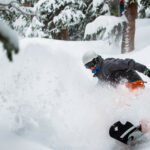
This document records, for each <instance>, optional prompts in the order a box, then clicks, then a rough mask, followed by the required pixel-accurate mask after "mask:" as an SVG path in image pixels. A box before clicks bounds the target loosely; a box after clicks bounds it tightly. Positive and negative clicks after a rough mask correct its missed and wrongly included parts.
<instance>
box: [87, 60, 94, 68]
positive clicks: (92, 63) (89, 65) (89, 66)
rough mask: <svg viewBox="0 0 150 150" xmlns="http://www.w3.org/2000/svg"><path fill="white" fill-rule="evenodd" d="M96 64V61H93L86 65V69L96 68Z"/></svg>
mask: <svg viewBox="0 0 150 150" xmlns="http://www.w3.org/2000/svg"><path fill="white" fill-rule="evenodd" d="M95 64H96V62H95V59H93V60H92V61H90V62H88V63H87V64H85V67H86V68H88V69H91V68H93V67H94V66H95Z"/></svg>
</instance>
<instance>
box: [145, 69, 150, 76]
mask: <svg viewBox="0 0 150 150" xmlns="http://www.w3.org/2000/svg"><path fill="white" fill-rule="evenodd" d="M144 74H145V75H147V76H148V77H150V69H148V68H147V69H146V70H145V71H144Z"/></svg>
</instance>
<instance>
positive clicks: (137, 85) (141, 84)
mask: <svg viewBox="0 0 150 150" xmlns="http://www.w3.org/2000/svg"><path fill="white" fill-rule="evenodd" d="M126 87H127V88H129V89H131V90H134V89H137V88H144V87H145V85H144V82H143V81H142V80H137V81H133V82H130V83H126Z"/></svg>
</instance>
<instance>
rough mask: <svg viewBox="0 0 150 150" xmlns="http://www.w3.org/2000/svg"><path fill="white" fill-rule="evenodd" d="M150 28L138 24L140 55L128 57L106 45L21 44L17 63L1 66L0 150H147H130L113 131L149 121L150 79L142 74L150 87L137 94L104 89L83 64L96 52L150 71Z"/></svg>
mask: <svg viewBox="0 0 150 150" xmlns="http://www.w3.org/2000/svg"><path fill="white" fill-rule="evenodd" d="M146 24H147V25H146ZM149 24H150V22H149V20H138V21H137V31H136V43H135V44H136V50H135V51H134V52H132V53H128V54H124V55H121V54H119V50H116V49H111V47H109V45H108V43H106V42H103V41H90V42H65V41H57V40H49V39H39V38H36V39H35V38H34V39H30V38H26V39H21V40H20V53H19V54H18V55H17V56H15V57H14V62H13V63H10V62H9V61H8V60H7V58H6V57H5V55H4V56H3V57H1V60H0V75H1V77H0V108H1V109H0V149H2V150H20V149H21V150H58V149H59V150H116V149H117V150H123V149H131V150H134V149H136V150H148V149H149V146H150V142H149V140H148V141H147V142H145V143H143V144H141V145H137V146H135V147H133V148H130V147H125V146H124V145H120V144H119V143H117V142H116V141H115V140H113V139H112V138H110V137H109V134H108V131H109V127H110V126H111V125H112V123H114V122H115V121H118V120H121V121H122V122H125V121H127V120H128V121H131V122H132V123H134V124H135V125H138V124H139V121H140V120H142V119H147V120H150V116H149V113H150V110H149V108H150V101H149V96H150V79H149V78H148V77H146V76H144V75H142V74H141V76H142V77H143V79H144V80H145V81H147V82H148V83H147V84H146V88H145V89H144V90H139V91H134V92H130V91H128V90H127V89H126V88H125V87H124V86H123V85H121V86H120V87H119V88H117V89H114V88H112V87H108V86H106V87H101V86H98V85H97V79H96V78H93V77H92V73H91V72H90V71H89V70H86V69H85V68H84V66H83V64H82V61H81V58H82V55H83V54H84V52H86V51H88V50H94V51H96V52H97V53H98V54H100V55H102V56H103V57H104V58H106V57H116V58H127V57H128V58H133V59H135V60H136V61H138V62H139V63H143V64H145V65H147V66H148V67H150V59H149V56H150V51H149V49H150V44H149V39H148V38H144V35H145V37H147V36H148V34H149V32H150V28H148V25H149ZM141 34H142V36H140V35H141ZM143 41H144V42H143ZM0 52H1V53H2V52H3V51H2V50H1V51H0ZM149 134H150V133H147V134H146V136H147V139H149V138H150V135H149Z"/></svg>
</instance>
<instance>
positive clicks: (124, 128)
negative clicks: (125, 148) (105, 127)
mask: <svg viewBox="0 0 150 150" xmlns="http://www.w3.org/2000/svg"><path fill="white" fill-rule="evenodd" d="M109 135H110V136H111V137H112V138H114V139H116V140H118V141H120V142H122V143H124V144H127V145H131V146H132V145H135V144H136V143H139V142H140V139H141V136H142V135H143V133H142V131H141V126H137V127H135V126H134V125H133V124H132V123H130V122H128V121H127V122H126V123H125V124H122V123H121V122H120V121H118V122H116V123H114V124H113V125H112V126H111V127H110V129H109Z"/></svg>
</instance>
